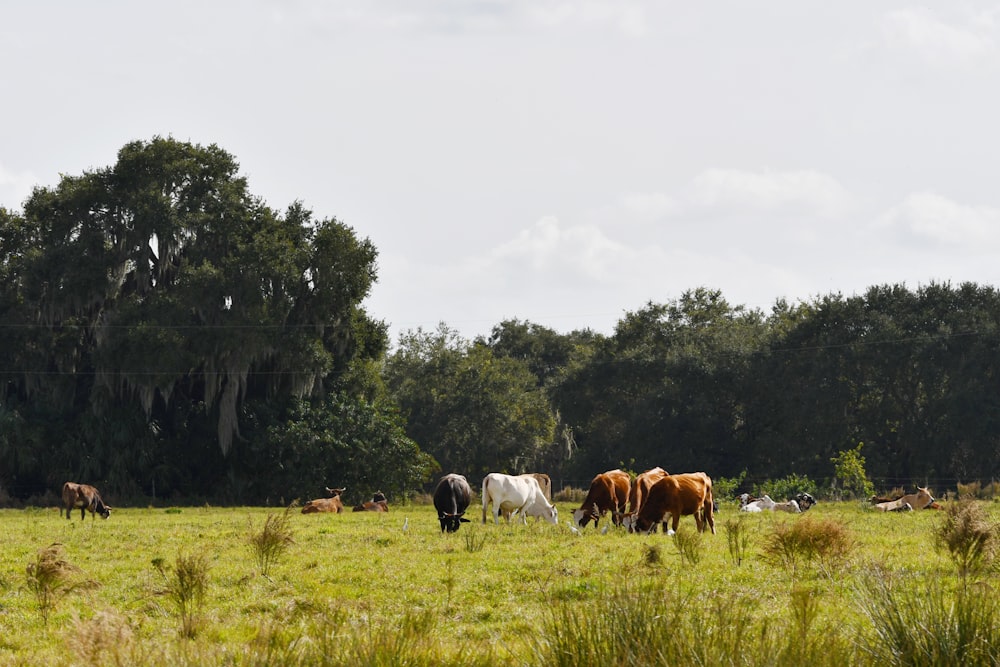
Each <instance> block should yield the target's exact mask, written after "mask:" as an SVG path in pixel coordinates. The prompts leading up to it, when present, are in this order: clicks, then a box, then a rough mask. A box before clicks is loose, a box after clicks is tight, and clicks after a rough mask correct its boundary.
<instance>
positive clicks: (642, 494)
mask: <svg viewBox="0 0 1000 667" xmlns="http://www.w3.org/2000/svg"><path fill="white" fill-rule="evenodd" d="M668 474H670V473H668V472H667V471H666V470H664V469H663V468H660V467H659V466H657V467H656V468H650V469H649V470H647V471H646V472H642V473H639V474H638V475H637V476H636V478H635V479H634V480H633V481H632V488H631V490H630V491H629V494H628V513H629V514H635V513H637V512H638V511H639V508H641V507H642V503H643V501H644V500H645V499H646V495H647V494H649V489H650V487H652V486H653V484H656V483H657V482H658V481H660V480H661V479H663V478H664V477H666V476H667V475H668ZM619 521H621V519H619ZM653 530H656V529H655V528H654V529H653ZM666 530H667V527H666V526H664V527H663V531H664V532H666Z"/></svg>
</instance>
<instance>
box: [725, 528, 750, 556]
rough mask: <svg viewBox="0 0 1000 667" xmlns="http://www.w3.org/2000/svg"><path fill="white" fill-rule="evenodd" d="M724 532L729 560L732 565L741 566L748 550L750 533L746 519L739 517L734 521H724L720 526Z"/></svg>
mask: <svg viewBox="0 0 1000 667" xmlns="http://www.w3.org/2000/svg"><path fill="white" fill-rule="evenodd" d="M722 526H723V528H724V529H725V531H726V546H727V547H729V559H730V560H731V561H733V564H734V565H737V566H739V565H742V564H743V561H744V560H745V559H746V557H747V552H748V551H749V550H750V531H749V529H748V528H747V519H746V517H744V516H740V517H738V518H736V519H726V522H725V523H724V524H723V525H722Z"/></svg>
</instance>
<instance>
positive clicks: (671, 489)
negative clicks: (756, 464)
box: [623, 472, 715, 535]
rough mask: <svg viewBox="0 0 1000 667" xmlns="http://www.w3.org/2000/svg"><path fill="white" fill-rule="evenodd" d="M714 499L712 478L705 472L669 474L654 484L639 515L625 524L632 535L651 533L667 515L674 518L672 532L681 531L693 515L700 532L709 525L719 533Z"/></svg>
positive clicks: (624, 522)
mask: <svg viewBox="0 0 1000 667" xmlns="http://www.w3.org/2000/svg"><path fill="white" fill-rule="evenodd" d="M712 512H713V499H712V478H711V477H709V476H708V475H706V474H705V473H703V472H692V473H687V474H683V475H667V476H665V477H663V478H662V479H661V480H660V481H658V482H656V484H653V486H652V487H650V489H649V493H648V494H646V500H645V501H644V502H643V503H642V507H641V508H640V509H639V511H638V513H635V514H632V513H629V514H627V515H625V519H624V521H623V525H624V526H625V527H626V528H628V529H629V532H636V533H648V532H651V531H652V529H653V528H654V527H655V526H656V524H658V523H662V522H663V520H664V519H665V518H666V516H667V514H670V515H671V523H672V525H671V532H677V526H678V524H679V523H680V520H681V517H682V516H686V515H688V514H691V515H693V516H694V520H695V523H696V524H697V525H698V530H699V531H704V530H705V526H706V524H707V525H708V526H709V527H710V528H711V529H712V534H713V535H714V534H715V517H714V516H713V514H712Z"/></svg>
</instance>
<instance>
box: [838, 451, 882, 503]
mask: <svg viewBox="0 0 1000 667" xmlns="http://www.w3.org/2000/svg"><path fill="white" fill-rule="evenodd" d="M862 447H864V443H863V442H859V443H858V446H857V447H855V448H854V449H845V450H844V451H842V452H839V453H838V454H837V455H836V456H834V457H833V458H831V459H830V462H831V463H833V466H834V478H835V480H836V483H837V484H839V485H840V489H841V491H842V493H843V494H844V496H845V497H847V498H870V497H871V496H872V495H873V494H874V493H875V486H874V485H873V484H872V483H871V481H870V480H869V479H868V473H866V472H865V457H864V456H862V455H861V449H862Z"/></svg>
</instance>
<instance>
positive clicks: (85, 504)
mask: <svg viewBox="0 0 1000 667" xmlns="http://www.w3.org/2000/svg"><path fill="white" fill-rule="evenodd" d="M76 507H79V508H80V518H81V519H86V518H87V510H90V516H91V517H94V516H96V515H97V514H100V515H101V518H102V519H107V518H108V517H109V516H111V508H110V507H108V506H107V505H105V504H104V501H103V500H101V494H100V493H98V492H97V489H95V488H94V487H92V486H91V485H90V484H77V483H76V482H66V483H65V484H63V488H62V507H60V508H59V516H62V512H63V510H64V509H65V510H66V518H67V519H69V518H70V515H71V514H72V513H73V509H74V508H76Z"/></svg>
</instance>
